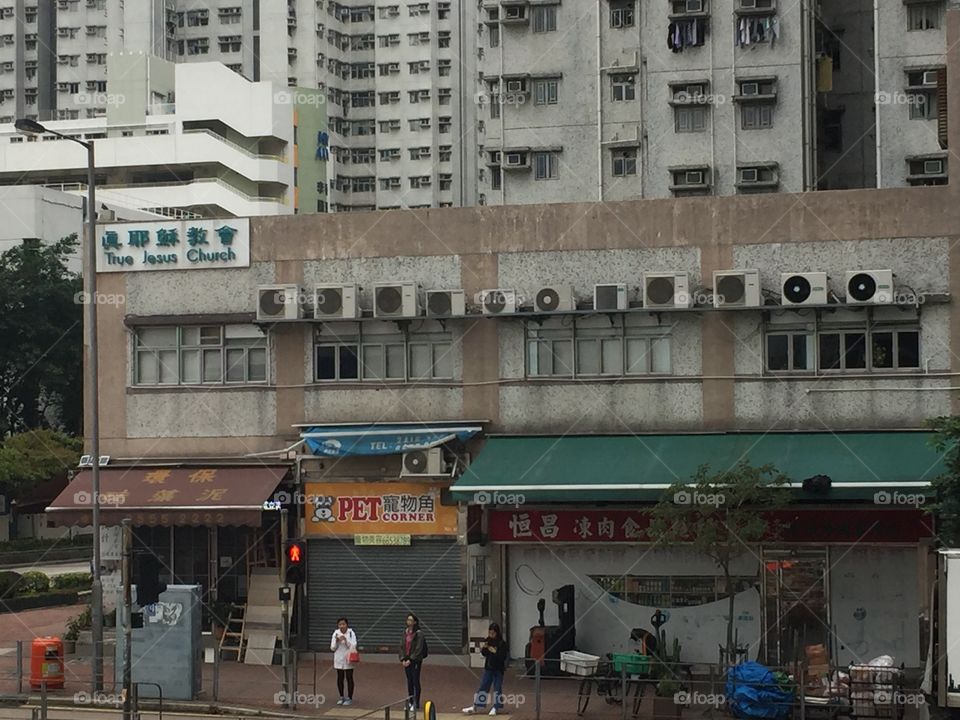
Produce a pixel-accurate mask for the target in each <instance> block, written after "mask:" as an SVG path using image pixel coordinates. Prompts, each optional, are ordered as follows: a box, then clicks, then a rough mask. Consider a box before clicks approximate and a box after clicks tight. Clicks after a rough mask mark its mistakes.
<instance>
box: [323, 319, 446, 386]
mask: <svg viewBox="0 0 960 720" xmlns="http://www.w3.org/2000/svg"><path fill="white" fill-rule="evenodd" d="M332 325H336V323H324V324H323V325H321V326H320V327H318V328H317V329H316V330H315V331H314V335H313V382H314V383H317V384H323V385H326V384H333V383H357V384H371V383H380V384H389V383H393V384H406V383H414V382H437V383H451V382H455V381H456V372H455V367H454V358H453V357H452V356H451V353H452V352H453V349H454V346H455V339H454V337H453V334H452V333H449V332H443V331H437V332H419V333H411V332H410V331H408V330H401V331H397V332H389V333H375V332H369V330H368V331H367V332H366V333H364V331H363V324H362V323H357V328H356V330H355V331H351V332H350V333H349V334H345V335H344V336H343V337H338V336H337V334H336V332H333V333H329V334H324V333H323V332H322V329H323V328H326V327H328V326H332ZM423 347H427V348H429V350H428V351H429V353H430V358H431V365H430V374H429V375H417V374H415V373H414V372H413V370H414V364H415V363H414V359H413V353H414V350H415V349H417V348H423ZM320 348H333V349H334V352H335V359H334V368H335V375H336V377H333V378H321V377H320V375H319V363H318V351H319V349H320ZM343 348H353V349H354V351H355V359H356V367H357V376H356V377H346V378H344V377H341V376H340V375H341V366H342V362H341V353H342V351H343V350H342V349H343ZM398 348H400V357H401V358H402V365H403V368H402V373H401V374H400V375H392V376H389V377H379V376H375V375H372V374H370V375H368V372H367V366H368V364H369V363H368V360H367V353H368V352H370V351H379V353H380V360H379V362H380V363H381V366H382V370H383V373H384V374H385V375H386V374H387V370H388V365H387V363H388V360H389V353H390V352H391V349H393V352H394V353H396V351H397V349H398ZM438 358H441V359H443V358H449V362H448V363H447V364H446V365H445V366H441V365H439V364H438V362H437V359H438ZM438 369H439V372H438ZM447 370H449V374H447V372H446V371H447Z"/></svg>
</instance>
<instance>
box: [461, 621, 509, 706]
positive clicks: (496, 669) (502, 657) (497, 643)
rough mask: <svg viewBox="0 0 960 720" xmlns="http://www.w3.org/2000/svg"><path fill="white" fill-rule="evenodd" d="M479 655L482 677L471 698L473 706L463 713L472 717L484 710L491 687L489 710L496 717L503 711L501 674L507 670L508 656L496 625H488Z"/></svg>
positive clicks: (504, 642)
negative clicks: (491, 703)
mask: <svg viewBox="0 0 960 720" xmlns="http://www.w3.org/2000/svg"><path fill="white" fill-rule="evenodd" d="M480 653H481V654H482V655H483V677H481V678H480V687H479V688H478V689H477V692H476V694H475V695H474V696H473V705H470V706H469V707H465V708H464V709H463V712H464V714H466V715H472V714H473V713H475V712H483V711H484V710H486V709H487V697H489V693H490V687H491V686H493V707H491V708H490V715H496V714H497V713H498V712H500V711H501V710H503V673H504V671H505V670H506V669H507V657H508V655H509V650H508V649H507V643H506V641H505V640H504V639H503V637H502V635H501V632H500V626H499V625H497V624H496V623H490V629H489V630H487V639H486V640H485V641H484V644H483V647H481V648H480Z"/></svg>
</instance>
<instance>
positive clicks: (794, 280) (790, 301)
mask: <svg viewBox="0 0 960 720" xmlns="http://www.w3.org/2000/svg"><path fill="white" fill-rule="evenodd" d="M780 292H781V296H782V303H783V304H784V305H826V304H827V274H826V273H825V272H799V273H794V272H788V273H780Z"/></svg>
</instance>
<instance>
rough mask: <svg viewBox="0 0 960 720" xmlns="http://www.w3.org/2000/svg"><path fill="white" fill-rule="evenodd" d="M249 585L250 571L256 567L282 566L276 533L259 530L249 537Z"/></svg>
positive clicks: (247, 556) (248, 580) (248, 579)
mask: <svg viewBox="0 0 960 720" xmlns="http://www.w3.org/2000/svg"><path fill="white" fill-rule="evenodd" d="M245 556H246V558H247V587H249V586H250V585H249V582H250V571H251V570H252V569H253V568H255V567H280V549H279V548H278V547H277V536H276V534H275V533H273V532H270V531H267V532H263V531H258V532H256V533H255V534H254V535H253V537H248V538H247V552H246V553H245Z"/></svg>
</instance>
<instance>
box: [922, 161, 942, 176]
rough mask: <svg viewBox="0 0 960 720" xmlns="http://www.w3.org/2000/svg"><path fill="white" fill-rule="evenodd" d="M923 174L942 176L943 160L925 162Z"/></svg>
mask: <svg viewBox="0 0 960 720" xmlns="http://www.w3.org/2000/svg"><path fill="white" fill-rule="evenodd" d="M923 174H924V175H942V174H943V160H924V161H923Z"/></svg>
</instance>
